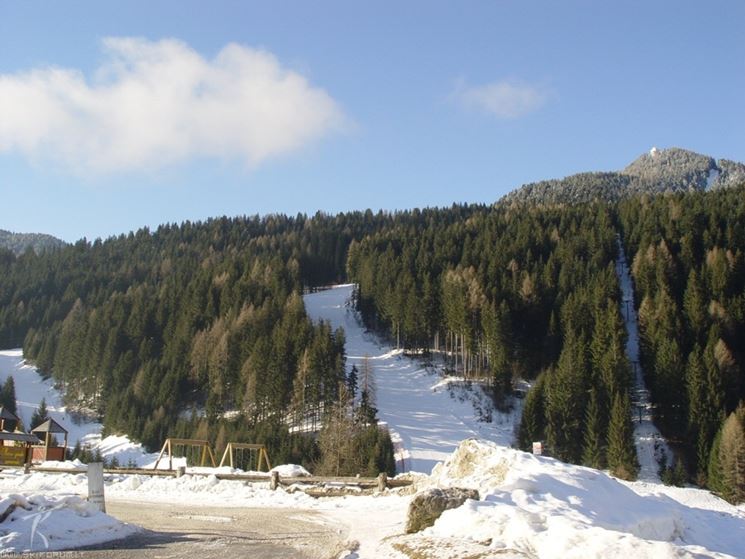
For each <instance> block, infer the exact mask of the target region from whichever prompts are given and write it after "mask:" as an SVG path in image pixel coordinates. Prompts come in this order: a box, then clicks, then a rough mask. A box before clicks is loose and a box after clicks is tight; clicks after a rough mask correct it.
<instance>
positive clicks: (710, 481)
mask: <svg viewBox="0 0 745 559" xmlns="http://www.w3.org/2000/svg"><path fill="white" fill-rule="evenodd" d="M721 446H722V429H719V431H717V435H716V437H714V442H713V443H712V445H711V452H710V453H709V464H708V467H707V471H706V486H707V487H708V488H709V489H710V490H711V491H713V492H714V493H716V494H717V495H723V494H724V481H723V479H722V462H721V460H720V456H721V453H720V449H721Z"/></svg>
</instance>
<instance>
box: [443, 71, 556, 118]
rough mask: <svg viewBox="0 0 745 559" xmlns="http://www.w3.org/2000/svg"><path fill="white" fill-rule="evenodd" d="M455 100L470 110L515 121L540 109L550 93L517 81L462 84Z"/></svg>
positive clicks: (456, 91) (457, 90)
mask: <svg viewBox="0 0 745 559" xmlns="http://www.w3.org/2000/svg"><path fill="white" fill-rule="evenodd" d="M454 97H455V99H456V100H457V101H458V102H459V103H460V104H461V105H463V106H464V107H466V108H468V109H478V110H481V111H486V112H487V113H490V114H491V115H493V116H496V117H497V118H502V119H513V118H519V117H521V116H525V115H526V114H528V113H532V112H533V111H536V110H538V109H540V108H541V107H542V106H543V105H544V104H545V102H546V99H547V94H546V92H545V91H543V90H542V89H540V88H538V87H535V86H532V85H528V84H526V83H523V82H519V81H514V80H503V81H497V82H492V83H488V84H485V85H468V84H466V83H465V82H463V81H461V82H459V83H458V85H457V87H456V90H455V94H454Z"/></svg>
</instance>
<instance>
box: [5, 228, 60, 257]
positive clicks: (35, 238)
mask: <svg viewBox="0 0 745 559" xmlns="http://www.w3.org/2000/svg"><path fill="white" fill-rule="evenodd" d="M66 244H67V243H65V242H64V241H63V240H61V239H58V238H57V237H54V236H52V235H47V234H46V233H13V232H11V231H6V230H4V229H0V248H6V249H8V250H11V251H13V252H14V253H15V254H23V252H24V251H25V250H26V249H27V248H29V247H31V248H32V249H33V250H34V251H35V252H37V253H38V252H43V251H45V250H50V249H55V248H61V247H63V246H65V245H66Z"/></svg>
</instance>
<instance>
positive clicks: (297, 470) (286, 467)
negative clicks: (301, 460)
mask: <svg viewBox="0 0 745 559" xmlns="http://www.w3.org/2000/svg"><path fill="white" fill-rule="evenodd" d="M272 471H273V472H277V473H278V474H279V477H308V476H309V475H310V472H309V471H308V470H306V469H305V468H303V467H302V466H298V465H297V464H283V465H281V466H277V467H276V468H272Z"/></svg>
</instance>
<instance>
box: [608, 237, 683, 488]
mask: <svg viewBox="0 0 745 559" xmlns="http://www.w3.org/2000/svg"><path fill="white" fill-rule="evenodd" d="M617 242H618V260H617V261H616V274H617V275H618V281H619V283H620V284H621V293H622V302H621V305H622V308H621V312H622V314H623V319H624V322H625V323H626V332H627V334H628V340H627V342H626V355H627V357H628V359H629V362H630V363H631V366H632V368H633V374H634V391H633V392H632V395H631V396H632V404H633V410H632V411H633V415H634V442H635V443H636V454H637V457H638V458H639V465H640V470H639V479H640V480H642V481H650V482H659V481H660V476H659V467H660V461H661V459H662V457H663V455H664V456H665V457H667V459H671V458H672V456H673V455H672V452H671V451H670V447H669V446H668V444H667V441H666V440H665V438H664V437H663V436H662V434H661V433H660V431H659V430H658V429H657V427H655V425H654V423H653V416H652V403H651V401H650V398H649V390H647V386H646V383H645V382H644V371H642V367H641V364H640V363H639V319H638V316H637V312H636V307H635V305H634V289H633V284H632V282H631V272H630V270H629V265H628V261H627V260H626V254H625V253H624V250H623V245H622V244H621V240H620V239H618V240H617Z"/></svg>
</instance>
